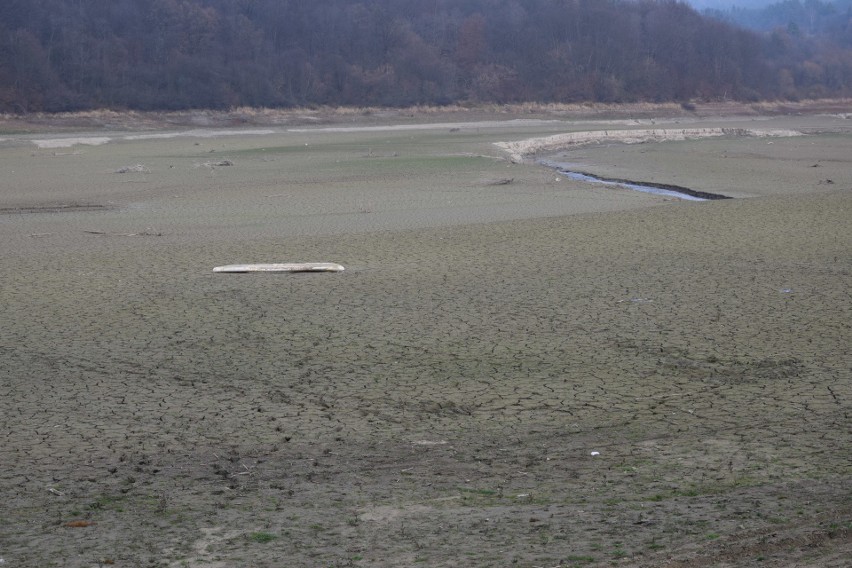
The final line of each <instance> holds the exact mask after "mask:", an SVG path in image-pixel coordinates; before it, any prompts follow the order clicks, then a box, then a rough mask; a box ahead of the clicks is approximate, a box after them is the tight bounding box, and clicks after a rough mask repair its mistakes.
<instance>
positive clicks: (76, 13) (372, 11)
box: [0, 0, 852, 113]
mask: <svg viewBox="0 0 852 568" xmlns="http://www.w3.org/2000/svg"><path fill="white" fill-rule="evenodd" d="M836 28H837V29H836V30H834V28H832V29H833V30H834V31H833V33H834V34H835V36H836V38H835V36H828V35H825V36H819V37H813V36H810V35H807V34H801V33H795V31H794V30H792V31H791V30H789V29H787V28H786V27H785V28H779V29H776V30H773V31H772V32H770V33H766V34H758V33H757V32H754V31H748V30H745V29H743V28H740V27H738V26H736V25H734V24H732V23H730V22H725V21H721V20H719V19H716V18H711V17H707V16H704V15H701V14H699V13H698V12H696V11H695V10H693V9H692V8H691V7H689V6H688V5H687V4H685V3H683V2H679V1H676V0H523V1H521V0H362V1H360V2H359V1H353V0H322V1H319V2H305V1H303V0H3V2H2V3H0V112H12V113H26V112H36V111H47V112H57V111H69V110H83V109H91V108H113V109H137V110H155V109H157V110H177V109H187V108H211V109H222V108H231V107H237V106H256V107H287V106H310V105H353V106H367V105H377V106H408V105H418V104H429V105H442V104H449V103H459V102H473V103H476V102H493V103H513V102H527V101H535V102H580V101H597V102H635V101H654V102H664V101H687V100H693V99H702V100H718V99H736V100H751V101H755V100H761V99H778V98H788V99H795V98H807V97H822V96H848V95H849V94H850V91H852V41H850V37H852V18H849V19H847V20H846V21H842V18H841V19H840V20H839V21H838V23H837V25H836ZM838 38H839V39H838Z"/></svg>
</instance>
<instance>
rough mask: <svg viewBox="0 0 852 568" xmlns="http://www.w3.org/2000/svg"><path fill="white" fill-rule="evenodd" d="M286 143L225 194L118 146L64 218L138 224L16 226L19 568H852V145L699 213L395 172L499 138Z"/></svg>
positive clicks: (92, 165)
mask: <svg viewBox="0 0 852 568" xmlns="http://www.w3.org/2000/svg"><path fill="white" fill-rule="evenodd" d="M454 134H455V133H454ZM501 134H505V133H501ZM531 134H532V133H530V132H523V133H518V134H517V137H518V138H523V137H529V136H530V135H531ZM278 136H280V139H276V140H275V142H276V143H277V144H278V145H279V147H281V148H286V150H280V151H279V153H278V154H275V159H276V160H277V161H274V162H269V163H267V162H263V161H262V159H261V158H260V157H256V155H255V153H257V154H258V155H259V152H260V150H259V149H258V148H257V147H256V145H257V144H259V142H258V141H257V140H255V139H249V138H245V139H243V138H237V137H234V139H230V138H229V140H228V141H227V144H228V145H229V146H228V147H227V148H226V149H224V150H222V149H218V148H217V154H221V155H222V156H223V157H227V158H228V159H233V161H234V163H235V166H234V167H233V168H228V169H227V173H221V172H215V173H210V172H201V173H199V170H197V169H193V168H192V167H191V164H192V163H194V162H195V161H197V160H198V159H200V158H199V156H200V155H201V152H202V151H205V152H206V151H207V148H206V147H205V148H200V149H197V150H196V149H195V148H192V145H193V142H192V141H187V140H176V141H169V142H168V143H166V144H165V145H162V144H163V143H156V144H155V143H149V142H144V143H143V142H139V143H134V144H121V145H119V144H116V145H104V146H99V147H96V148H87V149H86V154H84V155H83V157H79V156H74V157H68V159H67V160H66V161H65V162H63V164H64V166H65V167H66V168H68V170H67V171H68V175H67V176H66V177H54V178H51V179H54V183H55V184H56V187H53V188H50V187H48V188H45V187H41V186H40V187H41V189H40V190H39V191H41V192H42V193H40V194H38V195H39V196H43V197H39V198H38V199H42V200H43V201H44V202H45V203H48V205H49V204H50V202H53V201H52V200H54V199H55V197H56V196H57V195H60V194H63V192H65V193H71V195H62V198H63V199H66V200H68V201H69V202H72V201H73V202H86V203H90V202H104V203H105V202H106V201H110V200H114V201H115V202H116V203H115V205H114V207H113V208H111V209H109V210H103V211H100V210H98V211H63V212H62V213H61V214H57V213H49V212H44V213H37V212H31V213H28V214H27V215H14V214H9V215H4V216H2V217H0V238H2V239H3V240H4V242H5V243H7V244H6V245H4V247H3V249H2V252H0V263H2V275H0V298H1V299H2V319H3V324H2V326H0V360H2V362H3V364H2V368H0V438H2V440H0V464H2V468H0V491H2V495H3V503H2V504H0V558H3V559H4V560H5V562H4V565H5V566H10V567H18V566H71V567H78V566H80V567H89V566H103V565H115V566H134V567H135V566H151V567H154V566H162V567H181V566H191V567H231V566H270V567H272V566H282V565H287V566H408V565H424V566H460V565H467V566H512V565H514V566H575V565H576V566H589V565H591V566H595V565H601V566H604V565H611V564H612V563H615V564H618V565H629V566H720V565H725V566H751V565H754V564H755V563H757V562H759V563H760V565H762V566H814V567H816V566H820V567H822V566H828V567H832V566H834V567H841V566H844V565H845V562H846V561H847V559H848V557H849V554H850V552H852V537H850V529H852V502H850V491H849V487H850V486H852V457H850V456H852V452H850V448H851V447H852V446H850V440H852V432H850V419H849V418H850V417H849V413H850V396H852V360H850V357H849V354H848V351H849V348H848V345H849V343H850V325H852V293H850V289H852V288H850V286H849V283H850V273H852V255H850V251H852V220H850V219H852V217H850V211H852V179H850V178H849V177H848V172H849V171H852V170H850V169H849V168H848V156H849V154H847V153H844V152H845V150H847V149H848V148H849V147H850V142H849V140H848V135H847V138H846V139H845V142H844V141H843V140H842V139H841V140H840V141H838V137H837V136H836V135H832V137H830V139H829V142H828V143H827V146H826V147H828V148H830V149H832V150H831V151H833V152H835V154H832V156H834V158H836V160H838V163H841V162H842V161H843V160H847V162H846V166H843V165H842V163H841V164H840V165H838V166H837V170H836V171H833V172H832V173H831V174H830V175H831V176H832V178H833V179H835V178H836V179H835V182H836V183H835V184H833V185H832V186H831V187H826V186H821V185H819V184H818V178H817V177H814V176H816V175H817V173H818V174H819V175H820V176H823V177H825V170H824V169H822V170H821V171H819V172H815V171H814V169H805V167H806V166H803V167H802V168H801V170H796V171H797V172H800V175H801V176H802V177H801V178H791V179H790V183H791V184H799V185H800V186H801V187H802V188H803V189H802V191H801V192H800V193H801V194H797V191H796V190H795V187H796V186H795V185H794V186H793V187H792V188H791V187H790V186H789V185H788V186H785V187H784V188H782V190H779V191H778V192H777V193H778V194H777V195H769V194H766V192H768V189H767V190H765V192H764V196H763V197H761V198H759V199H734V200H726V201H718V202H708V203H700V204H690V203H681V202H670V201H667V200H664V199H661V198H658V197H655V196H648V195H632V194H630V193H628V192H613V191H612V190H606V189H602V188H588V187H585V186H583V185H582V184H572V183H571V182H570V181H560V182H558V183H557V182H555V181H553V176H552V172H548V171H546V170H545V169H544V168H538V167H535V166H532V165H512V166H511V167H512V174H511V175H512V176H513V178H514V180H515V181H514V182H513V183H512V184H510V185H507V186H501V187H499V188H493V187H488V188H487V189H485V188H484V184H483V183H482V182H481V181H480V180H482V179H489V178H495V177H501V176H502V175H503V173H504V172H505V171H506V168H507V165H506V164H505V163H501V162H499V161H495V160H482V159H479V160H474V159H470V161H462V162H458V161H454V160H451V161H449V162H440V164H435V163H432V162H431V161H428V160H426V161H425V162H422V163H421V162H418V161H416V160H414V159H412V160H410V161H407V162H394V159H397V158H396V157H395V158H390V157H388V158H372V157H370V158H364V154H365V153H366V150H365V149H366V148H367V146H368V145H369V146H370V152H371V154H380V155H383V156H384V155H388V156H389V155H390V151H387V152H385V150H386V148H387V149H389V148H391V147H393V148H400V147H401V148H402V149H401V150H399V153H400V156H399V157H398V158H401V159H403V160H407V159H408V156H409V154H408V152H411V153H412V154H413V153H415V151H416V150H417V149H424V150H422V151H423V152H425V153H427V154H430V156H432V155H433V154H434V156H436V157H435V159H438V158H441V159H443V156H444V153H447V152H468V153H472V154H474V153H477V152H485V151H487V148H489V147H490V145H491V143H492V142H493V141H494V134H493V133H476V134H471V135H470V136H469V138H466V139H463V140H461V141H459V140H458V139H456V138H453V137H450V135H449V134H448V133H441V134H440V135H438V134H434V133H432V134H430V133H429V132H425V133H418V134H416V135H415V137H416V138H415V139H411V133H404V134H399V135H395V136H398V138H394V139H393V141H392V142H393V143H392V144H389V145H388V146H387V147H384V146H382V143H383V142H382V140H384V139H383V138H381V136H385V134H381V133H380V134H375V133H372V134H369V135H368V134H358V133H354V134H351V135H348V136H351V137H352V138H344V139H343V140H341V139H340V138H332V137H328V138H323V137H321V136H319V137H318V138H316V139H311V140H310V144H311V145H312V147H311V149H310V150H309V152H310V153H306V154H298V155H296V156H292V157H291V155H290V154H291V153H295V152H296V148H297V146H302V144H304V142H303V141H302V139H294V138H293V136H294V135H292V134H280V135H278ZM359 136H364V137H367V138H366V139H364V140H362V139H361V138H358V137H359ZM498 136H499V134H498ZM810 140H811V141H815V142H819V141H820V139H819V138H818V137H817V138H812V139H810ZM797 141H798V139H797ZM752 143H754V144H760V145H761V146H760V148H761V149H764V148H763V144H765V142H752ZM158 144H160V145H158ZM263 144H264V145H268V146H272V144H271V142H270V141H267V140H264V141H263ZM345 144H350V145H351V146H346V147H345V148H341V145H345ZM404 144H408V146H404ZM452 144H455V146H452ZM690 144H693V145H695V144H698V143H695V142H690ZM718 144H719V142H718V141H714V142H712V145H710V146H707V147H709V148H713V149H714V150H713V151H714V152H715V151H716V150H715V148H717V147H718ZM744 144H745V143H744ZM839 145H843V146H842V147H843V151H840V150H838V149H837V148H838V147H839ZM694 147H695V148H699V149H700V148H702V147H703V146H700V145H699V146H694ZM776 147H781V150H780V151H783V148H784V144H783V143H776ZM372 148H376V150H375V152H373V150H372ZM657 148H658V147H655V152H657V151H658V150H657ZM677 148H679V147H677ZM755 148H756V146H755ZM16 151H17V150H16V147H12V148H6V149H3V150H2V152H4V153H5V154H6V156H5V157H0V162H2V161H3V160H7V162H8V163H12V164H14V166H15V168H16V169H19V170H20V169H21V168H23V167H24V166H26V164H27V162H26V160H25V159H24V158H25V157H26V156H24V155H23V154H21V155H17V154H15V152H16ZM26 151H27V152H30V150H29V149H27V150H26ZM192 151H196V152H197V155H196V154H191V152H192ZM300 151H301V150H300ZM602 151H603V152H615V151H620V150H615V149H602ZM158 152H159V153H161V154H162V156H163V157H162V158H159V157H158ZM584 152H587V154H586V155H587V156H590V155H592V154H591V152H593V151H592V150H585V151H584ZM177 155H183V156H184V158H183V159H184V162H183V163H184V164H185V167H184V169H183V170H182V171H181V172H180V175H181V176H183V177H181V178H179V179H176V180H174V181H171V180H170V179H169V178H167V176H168V175H171V174H170V171H171V170H169V169H167V168H166V167H165V164H167V163H169V162H170V161H174V160H175V158H174V156H177ZM346 155H349V156H350V158H351V160H352V161H351V162H349V163H348V165H347V164H342V165H336V166H335V165H334V164H335V162H334V160H335V159H340V160H342V159H344V157H345V156H346ZM453 155H455V154H453ZM22 156H23V157H22ZM352 156H355V157H352ZM495 156H496V155H495ZM249 158H251V159H253V160H256V161H254V162H251V168H250V167H248V166H246V163H247V160H249ZM32 159H33V166H32V167H33V168H35V167H37V166H38V164H43V163H44V162H43V161H39V158H38V156H35V157H32ZM50 159H53V158H50ZM263 159H266V158H263ZM655 159H660V158H658V157H657V158H655ZM72 160H74V161H72ZM157 160H163V161H162V164H163V166H162V167H158V162H157ZM131 161H133V162H143V161H144V162H145V163H146V164H150V166H149V167H150V170H151V174H150V175H147V177H146V178H144V180H145V181H146V183H145V184H141V183H140V185H138V186H137V185H133V187H132V193H131V194H130V195H128V192H129V191H131V190H130V189H129V186H128V185H125V184H123V183H122V182H117V181H115V177H114V176H112V174H111V173H107V172H111V171H112V169H111V166H110V164H113V163H117V164H122V163H130V162H131ZM400 163H403V164H404V165H405V167H402V166H399V165H398V164H400ZM180 164H181V162H178V167H176V168H175V170H180V168H181V166H180ZM321 164H329V165H327V166H322V165H321ZM51 167H53V166H51ZM265 167H268V168H269V169H264V168H265ZM300 167H301V168H303V169H302V170H300V169H299V168H300ZM358 167H360V168H363V170H360V171H353V168H358ZM779 167H780V166H779ZM783 167H784V168H788V169H789V168H790V166H789V164H788V163H787V162H784V164H783ZM252 168H253V169H252ZM395 168H396V169H395ZM410 168H415V175H413V174H411V169H410ZM417 168H420V169H417ZM443 168H450V169H451V172H450V173H451V174H452V175H448V174H445V173H442V172H443ZM844 168H845V169H844ZM33 171H35V170H33ZM844 171H845V172H847V173H846V174H844ZM371 172H374V173H373V174H371ZM692 173H693V174H694V175H696V176H699V175H700V174H701V172H700V171H693V172H692ZM309 174H310V176H309ZM32 175H33V176H37V175H54V176H56V173H53V174H36V173H33V174H32ZM175 175H177V174H175ZM703 175H704V176H705V177H704V178H702V180H703V181H704V182H706V181H707V179H708V178H712V177H713V176H714V175H715V174H714V173H713V171H709V172H704V174H703ZM844 175H846V177H845V178H844V177H843V176H844ZM226 176H233V177H226ZM276 176H277V177H278V178H279V179H278V180H276V179H275V178H276ZM341 176H348V177H346V181H341V180H342V179H343V178H342V177H341ZM808 176H811V177H812V178H813V179H811V177H808ZM87 177H89V178H91V179H92V180H94V181H93V182H92V183H93V184H94V185H93V186H91V185H87V184H84V183H81V184H80V185H79V186H76V185H74V184H75V182H74V180H75V179H85V178H87ZM281 178H283V179H284V180H285V181H280V179H281ZM22 179H23V178H22ZM819 179H821V178H819ZM97 180H106V181H97ZM99 183H100V184H103V185H102V186H99V185H97V184H99ZM760 183H761V182H760V179H758V178H757V177H756V178H755V180H754V184H755V186H756V187H757V186H760ZM699 185H701V184H699ZM63 187H64V189H63ZM187 188H188V189H187ZM353 188H354V189H353ZM385 190H387V193H382V192H383V191H385ZM3 191H4V192H5V193H4V194H3V195H2V196H0V197H2V199H3V201H0V207H4V206H6V204H8V207H30V208H35V207H38V206H39V202H38V199H36V198H34V197H31V195H32V194H27V193H26V192H25V191H24V190H21V189H19V190H17V193H13V191H12V190H11V189H4V190H3ZM34 191H35V190H34ZM181 191H184V192H185V193H184V194H183V195H184V197H183V198H180V199H175V198H173V197H172V196H173V195H176V194H178V192H181ZM351 191H355V192H358V193H357V195H361V196H364V197H362V198H353V197H351V196H349V197H346V196H345V193H346V192H351ZM335 192H336V193H335ZM371 192H373V193H371ZM438 192H445V193H443V194H441V195H442V197H441V198H440V200H439V199H438V198H435V197H434V195H435V194H436V193H438ZM285 193H286V195H287V197H285V198H283V199H285V200H286V202H285V203H286V205H281V201H280V199H282V198H278V197H273V198H269V197H266V196H270V195H281V194H285ZM327 193H329V194H331V195H332V197H333V199H332V198H328V199H329V203H336V204H338V207H344V206H345V207H348V208H349V210H347V211H341V210H336V211H331V212H329V211H328V210H327V209H324V208H326V207H328V206H327V205H326V204H325V202H323V201H322V200H323V199H325V198H326V197H324V195H325V194H327ZM28 195H30V196H29V197H28ZM93 195H94V197H96V198H98V199H100V201H97V200H92V199H91V198H92V196H93ZM446 195H450V197H451V199H453V200H455V203H456V204H458V203H459V202H461V203H463V206H464V208H466V209H465V210H466V211H467V213H465V216H464V217H463V218H459V217H456V216H453V211H455V209H454V208H453V206H450V207H447V208H446V209H440V208H438V204H439V203H442V202H443V200H444V199H445V198H446ZM362 199H363V200H364V201H363V202H362V201H361V200H362ZM432 199H435V201H430V200H432ZM276 200H277V201H276ZM347 200H348V201H347ZM535 200H541V201H543V202H545V204H546V206H547V207H548V208H550V209H551V210H553V208H555V207H562V206H564V208H565V209H564V211H562V210H559V211H556V212H555V213H554V214H553V215H552V216H550V217H545V214H539V213H538V210H537V209H534V208H533V207H532V206H530V207H528V208H527V209H524V208H523V205H522V204H525V203H528V202H529V201H535ZM495 202H496V203H498V204H505V205H506V210H510V209H511V210H515V211H520V213H518V214H517V216H516V217H515V218H514V219H512V218H504V214H503V211H504V210H503V209H499V208H497V209H495V205H494V204H495ZM364 203H368V204H369V207H367V206H365V205H364ZM595 203H598V204H599V205H598V208H599V209H601V210H602V211H603V212H594V207H593V204H595ZM341 204H342V205H341ZM589 204H592V205H589ZM345 207H344V208H345ZM572 207H574V209H571V208H572ZM270 209H274V211H270ZM400 211H403V213H404V214H402V213H400ZM312 215H313V217H311V216H312ZM335 215H336V216H337V217H335ZM345 215H351V217H347V218H346V219H345V220H344V221H343V222H341V224H340V225H322V222H323V221H326V220H327V221H328V222H329V223H333V221H334V219H339V218H340V217H341V216H345ZM306 217H311V218H313V219H314V221H312V223H315V224H314V225H309V224H307V223H308V222H307V221H305V220H304V219H305V218H306ZM510 217H511V216H510ZM408 219H413V221H412V223H411V225H412V226H410V227H405V226H400V225H404V224H405V223H404V221H406V220H408ZM301 222H304V223H305V224H300V223H301ZM347 223H348V225H347ZM363 223H366V224H363ZM317 224H318V225H317ZM328 227H334V230H330V229H329V228H328ZM337 227H342V229H340V230H338V229H337ZM347 227H349V229H348V230H346V228H347ZM232 261H251V262H261V261H269V262H273V261H330V262H340V263H341V264H344V265H345V266H346V271H345V272H343V273H339V274H333V273H328V274H289V275H287V274H284V275H281V274H238V275H223V274H213V273H212V272H211V271H210V270H211V269H212V267H213V266H215V265H217V264H225V263H227V262H232ZM592 452H597V455H592ZM80 521H86V522H80Z"/></svg>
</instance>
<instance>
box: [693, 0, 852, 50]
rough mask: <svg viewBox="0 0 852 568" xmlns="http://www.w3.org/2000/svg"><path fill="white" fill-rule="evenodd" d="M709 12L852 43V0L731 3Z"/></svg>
mask: <svg viewBox="0 0 852 568" xmlns="http://www.w3.org/2000/svg"><path fill="white" fill-rule="evenodd" d="M704 13H705V14H707V15H710V16H713V17H716V18H719V19H721V20H725V21H729V22H732V23H735V24H737V25H741V26H744V27H747V28H751V29H754V30H760V31H769V30H773V29H776V28H788V29H789V30H790V31H791V32H793V33H805V34H810V35H828V36H833V39H834V40H835V41H837V42H839V43H845V44H846V45H847V46H848V45H852V27H850V21H851V20H852V0H780V1H778V0H776V1H775V2H772V3H769V4H764V3H761V4H760V5H758V6H748V5H739V4H736V5H734V6H730V5H728V6H727V7H718V8H715V9H713V8H711V9H707V10H705V12H704Z"/></svg>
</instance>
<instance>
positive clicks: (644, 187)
mask: <svg viewBox="0 0 852 568" xmlns="http://www.w3.org/2000/svg"><path fill="white" fill-rule="evenodd" d="M540 163H541V164H542V165H545V166H547V167H550V168H554V169H555V170H556V171H557V172H559V173H560V174H561V175H563V176H565V177H568V178H571V179H573V180H577V181H584V182H588V183H600V184H603V185H612V186H617V187H624V188H627V189H632V190H634V191H641V192H643V193H653V194H654V195H665V196H668V197H676V198H678V199H683V200H685V201H708V200H711V199H730V198H729V197H728V196H726V195H719V194H715V193H706V192H703V191H695V190H693V189H689V188H686V187H679V186H676V185H665V184H656V183H649V182H636V181H630V180H623V179H609V178H602V177H598V176H595V175H592V174H587V173H584V172H580V171H576V170H573V169H571V168H572V166H571V165H570V164H564V163H557V162H550V161H546V160H543V161H541V162H540Z"/></svg>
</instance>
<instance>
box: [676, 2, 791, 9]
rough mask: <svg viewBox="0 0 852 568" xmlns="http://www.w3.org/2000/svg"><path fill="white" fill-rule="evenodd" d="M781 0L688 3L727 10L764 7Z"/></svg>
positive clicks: (699, 6) (696, 6)
mask: <svg viewBox="0 0 852 568" xmlns="http://www.w3.org/2000/svg"><path fill="white" fill-rule="evenodd" d="M780 1H781V0H689V1H688V2H687V3H688V4H691V5H692V6H694V7H695V8H698V9H700V10H703V9H705V8H716V9H722V10H726V9H728V8H730V7H731V6H736V7H738V8H764V7H766V6H769V5H770V4H776V3H778V2H780Z"/></svg>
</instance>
